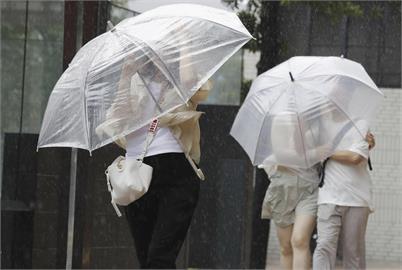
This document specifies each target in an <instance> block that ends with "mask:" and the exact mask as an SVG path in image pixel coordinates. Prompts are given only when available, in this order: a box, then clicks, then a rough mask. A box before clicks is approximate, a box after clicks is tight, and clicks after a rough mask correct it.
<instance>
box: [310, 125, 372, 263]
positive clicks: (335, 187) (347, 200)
mask: <svg viewBox="0 0 402 270" xmlns="http://www.w3.org/2000/svg"><path fill="white" fill-rule="evenodd" d="M374 145H375V141H374V136H373V135H372V134H371V133H370V132H368V133H367V135H366V139H365V140H364V139H362V140H361V141H359V142H357V143H355V144H353V145H352V146H351V147H350V148H348V149H345V150H343V151H338V152H335V154H334V155H332V156H331V157H330V158H329V160H328V162H327V164H326V168H325V179H324V184H323V186H322V187H321V188H320V189H319V193H318V213H317V232H318V239H317V247H316V249H315V252H314V256H313V269H314V270H326V269H335V262H336V253H337V249H338V240H339V239H341V241H340V243H342V246H340V249H341V250H342V260H343V268H344V269H365V268H366V258H365V233H366V227H367V222H368V216H369V213H370V212H372V211H373V207H372V201H371V186H372V184H371V179H370V175H369V173H368V170H367V161H368V158H369V150H370V149H372V148H373V147H374Z"/></svg>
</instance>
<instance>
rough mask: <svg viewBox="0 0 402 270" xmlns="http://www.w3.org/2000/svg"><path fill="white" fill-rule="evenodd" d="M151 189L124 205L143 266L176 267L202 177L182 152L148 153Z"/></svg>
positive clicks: (146, 161) (145, 160)
mask: <svg viewBox="0 0 402 270" xmlns="http://www.w3.org/2000/svg"><path fill="white" fill-rule="evenodd" d="M144 163H146V164H148V165H150V166H152V167H153V174H152V181H151V185H150V187H149V190H148V192H147V193H146V194H145V195H144V196H143V197H141V198H140V199H138V200H137V201H135V202H133V203H131V204H130V205H128V206H127V207H125V212H126V217H127V220H128V223H129V226H130V230H131V233H132V236H133V238H134V244H135V247H136V250H137V257H138V260H139V262H140V266H141V268H153V269H155V268H170V269H172V268H176V258H177V255H178V254H179V251H180V248H181V246H182V245H183V242H184V239H185V237H186V234H187V231H188V228H189V226H190V223H191V218H192V216H193V213H194V210H195V207H196V205H197V201H198V194H199V190H200V181H199V179H198V178H197V176H196V174H195V172H194V170H193V169H192V167H191V165H190V164H189V162H188V161H187V159H186V158H185V156H184V154H183V153H166V154H160V155H155V156H150V157H146V158H145V159H144Z"/></svg>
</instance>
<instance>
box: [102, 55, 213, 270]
mask: <svg viewBox="0 0 402 270" xmlns="http://www.w3.org/2000/svg"><path fill="white" fill-rule="evenodd" d="M133 61H134V63H135V64H133ZM185 64H186V62H185V61H183V62H181V63H180V65H185ZM132 74H134V76H133V75H132ZM192 76H193V74H191V73H190V72H188V70H187V71H186V72H184V70H183V72H182V73H181V74H180V78H182V80H183V81H182V83H186V82H185V80H191V79H192ZM174 87H175V86H174V85H173V83H172V82H171V81H170V80H169V79H167V77H166V76H165V74H164V73H163V72H162V71H161V69H160V67H158V65H157V64H156V63H155V62H154V61H150V59H148V58H146V57H145V58H144V57H143V59H138V58H136V57H135V56H131V57H129V58H127V59H126V60H125V62H124V63H123V67H122V75H121V79H120V81H119V91H118V92H117V96H116V97H115V99H116V100H120V99H121V98H122V97H125V99H126V101H125V102H123V103H121V102H114V103H113V104H112V106H111V107H110V109H109V114H108V117H109V118H110V119H113V121H112V122H116V121H118V119H119V118H123V119H124V118H126V117H127V115H133V114H132V113H130V110H131V108H138V107H141V108H143V110H142V113H143V114H152V113H154V112H153V110H154V109H153V108H154V106H150V105H151V104H155V102H156V103H157V104H159V106H163V103H164V100H165V99H168V98H169V95H176V94H175V92H174V91H175V89H174ZM210 88H211V82H210V81H207V83H205V84H204V85H203V86H202V87H201V88H200V89H199V90H198V91H197V92H196V94H194V95H193V96H192V98H191V99H190V100H189V102H188V104H185V105H182V106H180V107H178V108H177V109H175V110H174V111H172V112H168V113H165V114H164V115H163V116H162V117H159V118H158V120H157V123H158V124H157V128H156V132H155V134H154V136H153V138H152V139H151V140H149V137H148V135H149V134H148V126H144V127H143V128H141V129H139V130H136V131H135V132H132V133H130V134H128V135H126V136H125V137H121V138H120V139H118V140H117V141H116V143H117V144H118V145H119V146H121V147H123V148H124V149H125V150H126V159H139V158H141V156H143V157H145V158H144V159H143V162H144V163H145V164H147V165H150V166H151V167H152V168H153V175H152V181H151V185H150V187H149V190H148V191H147V193H145V195H143V196H142V197H141V198H140V199H138V200H136V201H134V202H133V203H131V204H129V205H128V206H126V207H125V214H126V218H127V221H128V224H129V227H130V231H131V233H132V236H133V238H134V243H135V247H136V252H137V257H138V260H139V262H140V266H141V268H175V267H176V265H175V261H176V257H177V255H178V253H179V251H180V248H181V246H182V244H183V242H184V239H185V236H186V234H187V230H188V228H189V226H190V222H191V219H192V215H193V213H194V210H195V207H196V205H197V201H198V194H199V189H200V181H198V179H197V176H198V177H199V178H201V179H203V177H204V176H203V174H202V172H201V171H200V169H198V168H197V166H196V165H195V162H196V163H198V162H199V160H200V128H199V124H198V119H199V117H200V116H201V114H202V113H201V112H197V111H196V107H197V105H198V103H199V102H201V101H202V100H205V99H206V98H207V96H208V92H209V90H210ZM109 122H110V121H105V124H104V125H102V126H100V127H98V133H102V132H109V133H112V134H108V136H113V133H118V132H119V130H115V131H113V126H110V125H109V126H108V125H107V124H108V123H109ZM120 126H124V125H122V124H120ZM144 142H146V143H144ZM144 144H145V145H144Z"/></svg>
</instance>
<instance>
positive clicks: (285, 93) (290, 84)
mask: <svg viewBox="0 0 402 270" xmlns="http://www.w3.org/2000/svg"><path fill="white" fill-rule="evenodd" d="M382 99H383V94H382V93H381V91H380V90H378V88H377V86H376V85H375V83H374V82H373V81H372V80H371V78H370V77H369V75H368V74H367V72H366V71H365V70H364V68H363V67H362V65H360V64H359V63H356V62H354V61H351V60H348V59H344V58H342V57H312V56H306V57H301V56H300V57H293V58H290V59H289V60H287V61H286V62H283V63H281V64H279V65H278V66H276V67H274V68H272V69H270V70H268V71H266V72H265V73H263V74H261V75H260V76H258V77H257V79H256V80H255V81H254V82H253V84H252V86H251V89H250V92H249V93H248V95H247V97H246V100H245V101H244V103H243V105H242V107H241V108H240V110H239V113H238V115H237V117H236V119H235V121H234V123H233V126H232V129H231V132H230V134H231V135H232V136H233V137H234V138H235V139H236V140H237V141H238V142H239V143H240V145H241V146H242V147H243V148H244V150H245V151H246V152H247V154H248V155H249V157H250V159H251V160H252V162H253V164H254V165H261V164H271V165H272V164H280V165H284V166H289V167H298V168H309V167H311V166H313V165H314V164H316V163H317V162H319V161H321V160H324V159H325V158H326V157H328V156H330V155H331V154H332V153H333V152H334V151H335V150H337V149H345V147H348V146H350V145H351V144H352V143H353V142H355V141H357V140H361V138H362V136H363V137H364V136H365V135H366V132H367V130H368V124H369V122H370V120H371V119H372V117H373V116H374V114H375V112H376V109H377V108H378V106H379V103H380V102H381V100H382Z"/></svg>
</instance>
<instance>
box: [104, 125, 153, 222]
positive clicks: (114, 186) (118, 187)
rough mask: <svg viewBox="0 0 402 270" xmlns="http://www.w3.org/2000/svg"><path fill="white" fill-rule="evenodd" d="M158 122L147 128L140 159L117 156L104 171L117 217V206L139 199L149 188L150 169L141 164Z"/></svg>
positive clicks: (119, 214)
mask: <svg viewBox="0 0 402 270" xmlns="http://www.w3.org/2000/svg"><path fill="white" fill-rule="evenodd" d="M157 125H158V120H157V119H154V120H153V121H152V123H151V126H150V127H149V130H148V134H147V138H146V142H145V147H144V151H143V153H142V155H141V158H140V159H134V158H133V159H131V158H128V159H127V158H125V157H123V156H119V157H118V158H116V159H115V161H113V163H112V164H111V165H110V166H109V167H108V168H107V169H106V171H105V174H106V181H107V186H108V190H109V192H110V195H111V197H112V200H111V203H112V205H113V207H114V209H115V211H116V213H117V215H118V216H119V217H121V212H120V210H119V208H118V206H117V205H122V206H126V205H129V204H130V203H132V202H134V201H135V200H138V199H139V198H141V197H142V196H143V195H144V194H145V193H146V192H147V191H148V188H149V185H150V184H151V179H152V170H153V169H152V167H151V166H149V165H147V164H145V163H143V160H144V157H145V155H146V152H147V149H148V146H149V144H150V143H151V141H152V140H153V138H154V136H155V133H156V128H157Z"/></svg>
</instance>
